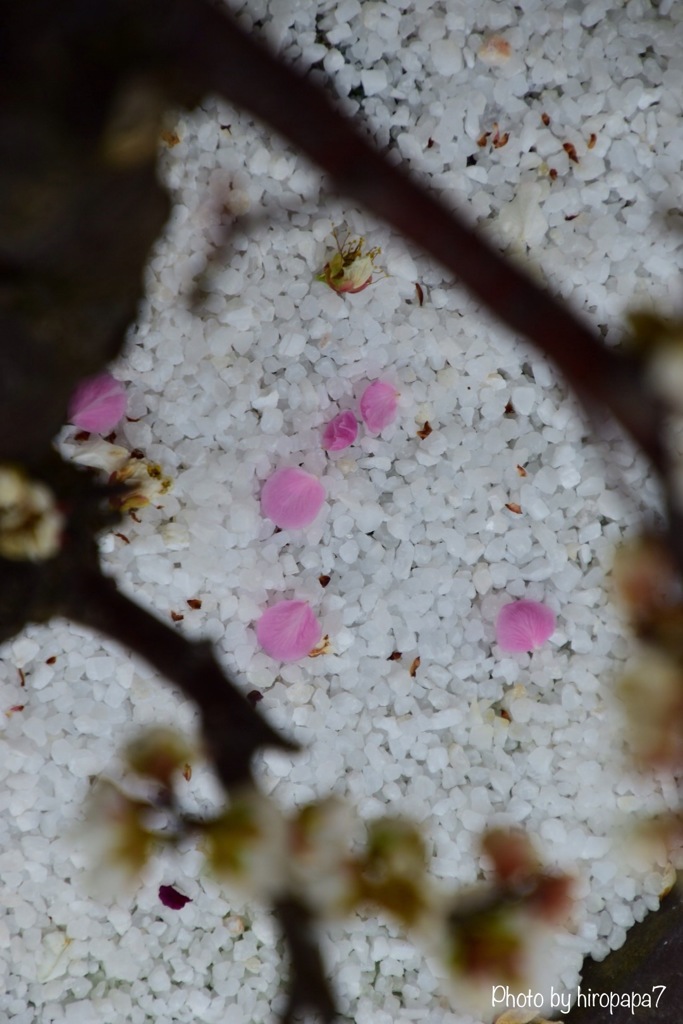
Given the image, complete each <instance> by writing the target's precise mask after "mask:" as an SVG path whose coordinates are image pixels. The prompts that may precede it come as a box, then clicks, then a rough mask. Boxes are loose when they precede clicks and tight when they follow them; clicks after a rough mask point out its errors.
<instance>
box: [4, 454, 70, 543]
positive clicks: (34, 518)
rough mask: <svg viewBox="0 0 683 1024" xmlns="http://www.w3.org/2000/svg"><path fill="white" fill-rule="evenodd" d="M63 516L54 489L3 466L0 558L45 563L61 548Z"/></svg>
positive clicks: (10, 467)
mask: <svg viewBox="0 0 683 1024" xmlns="http://www.w3.org/2000/svg"><path fill="white" fill-rule="evenodd" d="M63 527H64V518H63V516H62V514H61V512H60V511H59V510H58V508H57V505H56V502H55V497H54V495H53V494H52V491H51V490H50V489H49V488H48V487H47V486H46V485H45V484H43V483H40V482H39V481H37V480H30V479H29V478H28V477H26V476H24V474H23V473H21V472H20V471H19V470H18V469H17V468H16V467H14V466H11V465H6V464H5V465H0V557H2V558H9V559H12V560H13V561H24V560H26V561H31V562H42V561H44V560H45V559H47V558H52V557H53V556H54V555H56V554H57V552H58V551H59V548H60V543H61V536H62V529H63Z"/></svg>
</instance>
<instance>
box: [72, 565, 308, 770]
mask: <svg viewBox="0 0 683 1024" xmlns="http://www.w3.org/2000/svg"><path fill="white" fill-rule="evenodd" d="M63 608H64V610H63V614H65V615H66V616H67V617H69V618H71V619H73V620H74V621H76V622H80V623H81V624H82V625H84V626H89V627H91V628H92V629H96V630H98V631H99V632H100V633H104V634H105V635H106V636H109V637H111V638H112V639H113V640H116V641H118V642H119V643H120V644H121V645H122V646H123V647H125V648H128V649H129V650H131V651H134V652H135V653H136V654H139V655H140V657H142V658H144V659H145V661H147V662H149V663H150V664H151V665H153V666H154V668H156V669H157V670H158V671H159V672H160V673H161V674H162V675H164V676H166V678H168V679H170V680H171V682H173V683H175V684H176V685H177V686H178V687H179V688H180V690H181V691H182V692H183V694H184V695H185V696H186V697H187V698H188V699H189V700H192V701H194V702H195V704H196V705H197V707H198V708H199V712H200V715H201V721H202V735H203V739H204V742H205V744H206V753H207V756H208V757H209V758H210V759H211V761H212V763H213V764H214V766H215V768H216V772H217V774H218V776H219V778H220V780H221V782H222V783H223V785H224V786H225V787H226V788H229V787H231V786H234V785H235V784H237V783H242V782H248V781H249V780H250V778H251V770H250V761H251V758H252V755H253V754H254V753H255V752H256V751H257V750H258V749H260V748H261V747H279V748H280V749H281V750H297V749H298V747H297V745H296V744H295V743H293V742H292V741H290V740H287V739H284V738H283V737H282V736H280V735H278V733H276V732H275V730H274V729H273V728H272V727H271V726H270V725H268V723H267V722H266V721H265V719H263V718H262V717H261V716H260V715H259V714H258V713H257V712H256V711H254V709H253V708H252V707H251V705H250V704H249V701H248V700H247V699H246V697H243V696H242V694H240V692H239V690H238V689H237V687H236V685H235V683H234V682H233V681H232V680H231V679H230V678H229V676H228V675H227V673H226V672H225V671H224V670H223V669H221V668H220V666H219V665H218V662H217V661H216V659H215V657H214V655H213V653H212V651H211V646H210V644H208V643H201V642H200V643H194V642H193V641H191V640H187V639H186V638H185V637H183V636H182V635H181V634H180V633H176V632H174V631H173V630H172V629H170V628H169V627H168V626H166V625H164V623H162V622H160V621H159V619H156V618H155V617H154V616H153V615H150V613H149V612H147V611H145V609H144V608H141V607H140V605H138V604H136V603H135V602H134V601H131V600H130V599H129V598H127V597H124V595H123V594H121V593H119V591H118V590H117V589H116V586H115V584H114V582H113V580H110V579H108V578H107V577H105V576H103V575H101V574H100V573H96V572H86V573H83V574H82V575H80V576H77V577H76V578H75V579H74V580H73V582H72V585H71V587H70V594H69V598H68V601H66V602H65V603H64V606H63Z"/></svg>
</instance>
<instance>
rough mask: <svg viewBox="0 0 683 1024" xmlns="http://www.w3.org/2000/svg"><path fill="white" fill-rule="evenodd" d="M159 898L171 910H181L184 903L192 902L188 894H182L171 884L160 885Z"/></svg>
mask: <svg viewBox="0 0 683 1024" xmlns="http://www.w3.org/2000/svg"><path fill="white" fill-rule="evenodd" d="M159 899H160V900H161V902H162V903H163V905H164V906H165V907H169V908H170V909H171V910H182V909H183V907H184V906H185V904H186V903H192V899H191V897H190V896H183V894H182V893H181V892H178V890H177V889H176V888H175V886H173V885H160V886H159Z"/></svg>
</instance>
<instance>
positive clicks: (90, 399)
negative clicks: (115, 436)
mask: <svg viewBox="0 0 683 1024" xmlns="http://www.w3.org/2000/svg"><path fill="white" fill-rule="evenodd" d="M125 411H126V391H125V388H124V386H123V384H122V383H121V382H120V381H118V380H115V378H114V377H112V376H111V374H109V373H99V374H97V376H95V377H86V378H85V380H82V381H81V382H80V384H78V386H77V387H76V389H75V390H74V392H73V394H72V395H71V398H70V400H69V413H68V415H69V423H73V425H74V426H75V427H80V429H81V430H91V431H94V433H96V434H107V433H108V432H109V431H110V430H113V428H114V427H115V426H116V424H117V423H118V422H119V420H120V419H121V418H122V417H123V414H124V413H125Z"/></svg>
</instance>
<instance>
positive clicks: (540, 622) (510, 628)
mask: <svg viewBox="0 0 683 1024" xmlns="http://www.w3.org/2000/svg"><path fill="white" fill-rule="evenodd" d="M554 632H555V613H554V612H553V611H551V609H550V608H548V607H547V605H544V604H540V603H539V602H538V601H513V602H512V604H506V605H503V607H502V608H501V610H500V612H499V614H498V620H497V622H496V639H497V641H498V643H499V644H500V646H501V647H502V649H503V650H504V651H510V652H512V651H515V652H517V651H533V650H534V649H535V648H536V647H540V646H541V645H542V644H544V643H545V642H546V640H547V639H548V638H549V637H550V636H552V634H553V633H554Z"/></svg>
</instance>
